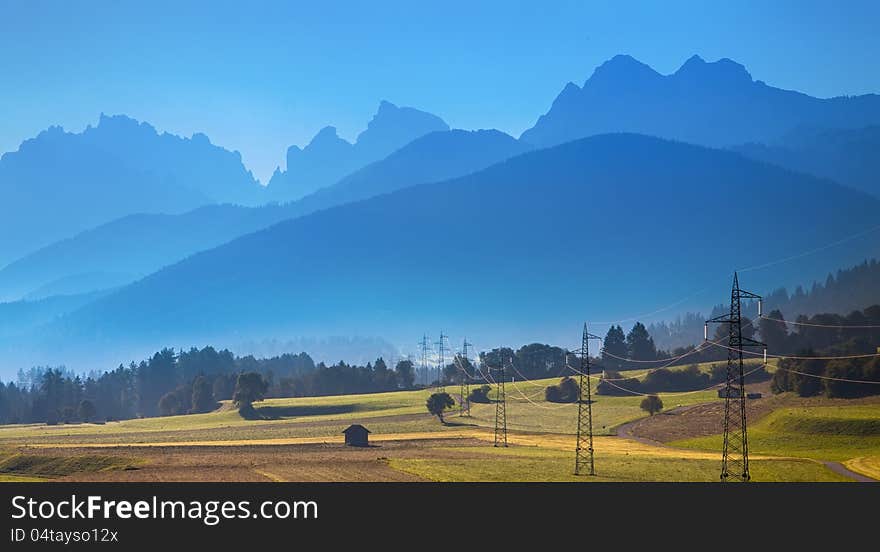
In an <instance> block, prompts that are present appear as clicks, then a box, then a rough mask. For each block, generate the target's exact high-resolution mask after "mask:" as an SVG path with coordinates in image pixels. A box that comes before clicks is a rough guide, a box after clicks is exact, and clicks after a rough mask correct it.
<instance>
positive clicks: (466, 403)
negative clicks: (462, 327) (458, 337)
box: [458, 338, 471, 416]
mask: <svg viewBox="0 0 880 552" xmlns="http://www.w3.org/2000/svg"><path fill="white" fill-rule="evenodd" d="M470 346H471V344H470V343H468V340H467V338H464V343H463V344H462V346H461V382H460V385H459V387H458V398H459V401H458V415H459V416H470V415H471V400H470V394H471V390H470V381H469V380H470V377H471V376H470V374H468V367H469V366H470V364H471V363H470V360H469V359H468V347H470Z"/></svg>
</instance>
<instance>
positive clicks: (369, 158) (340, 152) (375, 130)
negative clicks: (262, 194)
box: [267, 101, 449, 202]
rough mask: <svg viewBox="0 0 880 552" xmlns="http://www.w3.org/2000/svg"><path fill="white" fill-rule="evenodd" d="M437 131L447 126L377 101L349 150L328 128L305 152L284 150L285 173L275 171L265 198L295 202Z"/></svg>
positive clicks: (332, 129) (433, 119)
mask: <svg viewBox="0 0 880 552" xmlns="http://www.w3.org/2000/svg"><path fill="white" fill-rule="evenodd" d="M443 130H449V126H448V125H447V124H446V123H445V122H443V120H442V119H440V118H439V117H437V116H435V115H431V114H430V113H425V112H424V111H419V110H417V109H413V108H411V107H397V106H396V105H394V104H392V103H390V102H386V101H383V102H381V103H380V104H379V110H378V111H377V112H376V115H374V116H373V119H372V120H371V121H370V122H369V124H368V125H367V128H366V130H364V131H363V132H361V133H360V134H359V135H358V137H357V141H355V143H354V144H351V143H349V142H347V141H345V140H343V139H342V138H340V137H339V136H338V135H337V134H336V128H335V127H332V126H328V127H325V128H323V129H321V131H320V132H318V134H316V135H315V137H314V138H312V141H311V142H310V143H309V144H308V145H307V146H306V147H305V148H303V149H300V148H299V147H297V146H291V147H290V148H289V149H288V150H287V169H286V170H285V171H281V170H280V169H276V170H275V174H273V175H272V179H271V180H270V181H269V186H268V188H267V192H268V195H269V196H270V197H271V198H272V199H273V200H275V201H279V202H285V201H290V200H295V199H299V198H301V197H303V196H306V195H308V194H310V193H312V192H314V191H316V190H319V189H321V188H324V187H326V186H330V185H331V184H334V183H335V182H336V181H338V180H339V179H340V178H342V177H344V176H345V175H347V174H349V173H352V172H354V171H356V170H357V169H359V168H361V167H363V166H364V165H367V164H368V163H372V162H373V161H378V160H380V159H382V158H384V157H386V156H387V155H389V154H390V153H392V152H394V151H395V150H397V149H399V148H400V147H402V146H404V145H406V144H408V143H409V142H411V141H413V140H415V139H416V138H419V137H420V136H424V135H425V134H428V133H430V132H436V131H443Z"/></svg>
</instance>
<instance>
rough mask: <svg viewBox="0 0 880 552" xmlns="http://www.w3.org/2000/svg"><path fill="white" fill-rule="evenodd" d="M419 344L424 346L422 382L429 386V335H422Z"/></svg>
mask: <svg viewBox="0 0 880 552" xmlns="http://www.w3.org/2000/svg"><path fill="white" fill-rule="evenodd" d="M419 345H420V346H421V348H422V383H424V384H425V387H426V388H427V387H428V383H429V382H428V336H427V335H424V334H423V335H422V340H421V341H419Z"/></svg>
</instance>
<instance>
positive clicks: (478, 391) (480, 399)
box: [468, 385, 492, 404]
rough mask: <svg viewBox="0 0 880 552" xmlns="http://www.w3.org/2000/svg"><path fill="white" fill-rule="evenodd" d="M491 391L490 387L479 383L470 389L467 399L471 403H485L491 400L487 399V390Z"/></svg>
mask: <svg viewBox="0 0 880 552" xmlns="http://www.w3.org/2000/svg"><path fill="white" fill-rule="evenodd" d="M490 391H492V388H491V387H489V386H488V385H481V386H479V387H475V388H473V389H472V390H471V393H470V395H468V400H469V401H470V402H472V403H482V404H487V403H490V402H492V401H491V400H490V399H489V392H490Z"/></svg>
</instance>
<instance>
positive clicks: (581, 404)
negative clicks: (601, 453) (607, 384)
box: [574, 323, 602, 475]
mask: <svg viewBox="0 0 880 552" xmlns="http://www.w3.org/2000/svg"><path fill="white" fill-rule="evenodd" d="M591 339H602V338H601V337H599V336H595V335H593V334H591V333H590V332H588V331H587V324H586V323H584V334H583V338H582V339H581V350H580V357H581V369H580V375H579V382H578V383H579V390H578V423H577V445H576V446H575V451H574V474H575V475H583V474H584V473H587V474H588V475H596V468H595V465H594V462H593V398H592V392H591V390H590V340H591Z"/></svg>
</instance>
